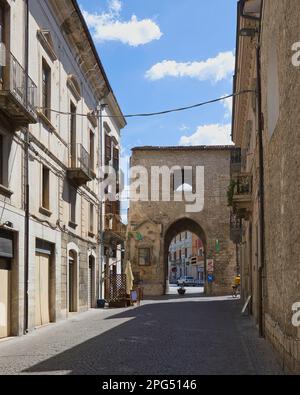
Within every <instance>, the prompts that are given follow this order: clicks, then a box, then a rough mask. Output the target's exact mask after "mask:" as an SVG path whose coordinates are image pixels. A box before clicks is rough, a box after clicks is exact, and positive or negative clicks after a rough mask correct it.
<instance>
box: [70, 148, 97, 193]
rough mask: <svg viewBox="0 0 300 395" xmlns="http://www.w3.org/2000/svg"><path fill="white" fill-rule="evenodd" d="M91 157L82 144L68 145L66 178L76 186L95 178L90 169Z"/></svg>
mask: <svg viewBox="0 0 300 395" xmlns="http://www.w3.org/2000/svg"><path fill="white" fill-rule="evenodd" d="M91 167H92V166H91V157H90V154H89V153H88V152H87V150H86V149H85V148H84V147H83V145H82V144H78V143H74V144H70V150H69V167H68V176H69V179H71V180H72V181H73V182H74V183H76V184H77V185H78V186H81V185H84V184H86V183H87V182H89V181H92V180H93V179H94V178H95V173H94V172H93V170H92V168H91Z"/></svg>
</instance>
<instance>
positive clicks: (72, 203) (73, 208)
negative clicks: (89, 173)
mask: <svg viewBox="0 0 300 395" xmlns="http://www.w3.org/2000/svg"><path fill="white" fill-rule="evenodd" d="M76 199H77V193H76V189H75V188H73V187H70V222H71V223H72V224H73V225H76Z"/></svg>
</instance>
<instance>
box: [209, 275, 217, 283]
mask: <svg viewBox="0 0 300 395" xmlns="http://www.w3.org/2000/svg"><path fill="white" fill-rule="evenodd" d="M207 281H208V282H209V283H213V282H214V281H215V276H214V275H213V274H208V276H207Z"/></svg>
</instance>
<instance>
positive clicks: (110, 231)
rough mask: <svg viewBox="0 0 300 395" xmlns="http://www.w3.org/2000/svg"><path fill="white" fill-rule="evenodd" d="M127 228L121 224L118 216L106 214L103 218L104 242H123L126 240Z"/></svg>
mask: <svg viewBox="0 0 300 395" xmlns="http://www.w3.org/2000/svg"><path fill="white" fill-rule="evenodd" d="M126 230H127V226H126V225H124V224H123V223H122V222H121V218H120V216H119V215H114V214H111V215H110V214H106V216H105V225H104V231H105V239H106V241H111V240H112V239H115V241H124V240H125V238H126Z"/></svg>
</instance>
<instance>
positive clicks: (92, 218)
mask: <svg viewBox="0 0 300 395" xmlns="http://www.w3.org/2000/svg"><path fill="white" fill-rule="evenodd" d="M89 218H90V233H94V205H93V203H90V216H89Z"/></svg>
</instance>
